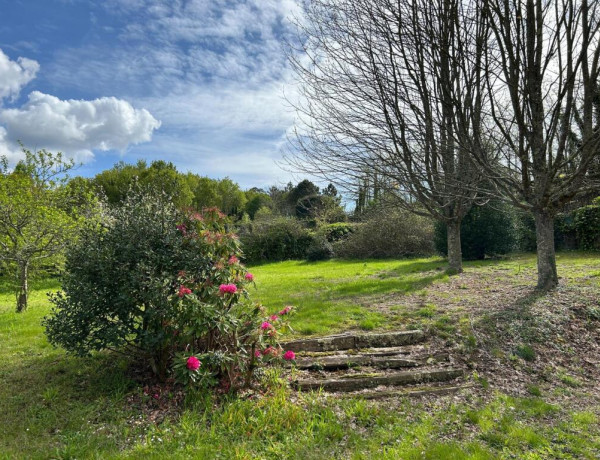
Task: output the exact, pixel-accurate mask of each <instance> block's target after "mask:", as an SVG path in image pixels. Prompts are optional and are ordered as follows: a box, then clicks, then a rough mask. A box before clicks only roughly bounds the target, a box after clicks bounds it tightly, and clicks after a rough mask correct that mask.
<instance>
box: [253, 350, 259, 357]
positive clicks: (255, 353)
mask: <svg viewBox="0 0 600 460" xmlns="http://www.w3.org/2000/svg"><path fill="white" fill-rule="evenodd" d="M254 357H255V358H260V350H256V351H255V352H254Z"/></svg>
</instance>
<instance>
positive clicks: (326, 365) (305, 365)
mask: <svg viewBox="0 0 600 460" xmlns="http://www.w3.org/2000/svg"><path fill="white" fill-rule="evenodd" d="M449 358H450V356H449V354H448V353H438V354H435V355H429V356H418V357H402V356H398V355H396V356H377V355H375V356H374V355H371V354H365V355H361V354H357V355H341V356H340V355H333V356H326V357H322V358H299V359H298V360H296V363H295V365H296V367H297V368H298V369H308V370H324V371H330V370H337V369H348V368H352V367H359V366H369V367H376V368H380V369H400V368H404V367H418V366H422V365H424V364H429V363H432V362H440V361H447V360H448V359H449Z"/></svg>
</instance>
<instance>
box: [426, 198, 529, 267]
mask: <svg viewBox="0 0 600 460" xmlns="http://www.w3.org/2000/svg"><path fill="white" fill-rule="evenodd" d="M513 215H514V214H513V211H512V209H511V208H510V207H509V205H507V204H504V203H501V202H493V203H491V204H488V205H486V206H473V207H472V208H471V210H470V211H469V212H468V213H467V215H466V216H465V217H464V219H463V221H462V224H461V229H460V239H461V249H462V256H463V259H465V260H481V259H483V258H485V256H486V255H497V254H506V253H508V252H510V251H512V250H513V249H514V248H515V246H516V243H517V233H516V227H515V219H514V217H513ZM534 235H535V233H534ZM435 247H436V250H437V251H438V252H439V253H441V254H447V252H448V241H447V228H446V224H445V223H443V222H436V224H435Z"/></svg>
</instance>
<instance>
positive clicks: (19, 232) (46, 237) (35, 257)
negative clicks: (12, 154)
mask: <svg viewBox="0 0 600 460" xmlns="http://www.w3.org/2000/svg"><path fill="white" fill-rule="evenodd" d="M23 152H24V153H25V159H24V160H23V161H21V162H20V163H18V164H17V166H16V167H15V169H14V170H13V171H11V170H10V169H9V167H8V162H7V160H6V158H2V161H0V259H1V260H3V261H4V262H6V263H8V264H9V265H11V266H14V267H15V268H16V278H17V292H16V297H17V312H22V311H24V310H25V309H26V308H27V299H28V291H29V273H30V270H31V268H32V266H34V265H35V264H37V263H39V262H40V261H42V260H47V259H49V258H51V257H54V256H56V255H57V254H60V253H61V252H62V250H63V249H64V247H65V245H66V242H67V241H68V240H69V238H70V237H71V233H72V231H73V230H74V228H75V226H76V225H77V222H78V217H77V214H76V213H74V212H73V211H74V210H73V208H72V207H71V206H70V205H69V202H70V201H71V199H72V196H71V195H70V194H69V193H67V191H66V190H65V187H64V185H65V183H66V181H67V178H66V176H65V173H66V172H67V171H69V170H70V169H71V168H72V167H73V162H71V161H68V160H65V159H64V158H63V157H62V155H61V154H60V153H58V154H52V153H50V152H47V151H45V150H40V151H38V152H35V153H32V152H30V151H29V150H25V149H24V150H23Z"/></svg>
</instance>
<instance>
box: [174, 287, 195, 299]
mask: <svg viewBox="0 0 600 460" xmlns="http://www.w3.org/2000/svg"><path fill="white" fill-rule="evenodd" d="M191 293H192V290H191V289H190V288H186V287H185V286H183V285H182V286H179V294H177V295H178V296H179V297H183V296H184V295H187V294H191Z"/></svg>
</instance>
